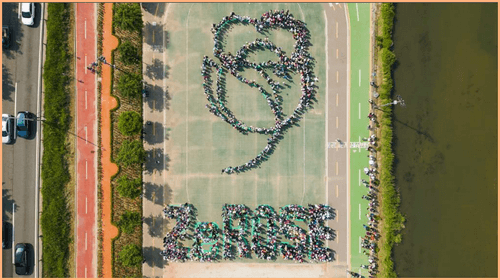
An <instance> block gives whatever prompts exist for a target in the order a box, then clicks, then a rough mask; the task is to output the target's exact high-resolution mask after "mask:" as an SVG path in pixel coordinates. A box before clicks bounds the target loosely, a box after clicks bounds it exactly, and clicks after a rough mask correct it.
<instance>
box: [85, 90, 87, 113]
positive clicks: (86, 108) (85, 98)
mask: <svg viewBox="0 0 500 280" xmlns="http://www.w3.org/2000/svg"><path fill="white" fill-rule="evenodd" d="M85 110H87V90H85Z"/></svg>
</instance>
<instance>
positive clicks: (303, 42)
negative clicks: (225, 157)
mask: <svg viewBox="0 0 500 280" xmlns="http://www.w3.org/2000/svg"><path fill="white" fill-rule="evenodd" d="M236 24H244V25H247V24H252V25H254V26H255V28H256V30H257V31H258V32H260V33H263V34H264V33H265V32H266V31H267V29H278V28H280V29H285V30H287V31H289V32H290V33H292V34H293V35H292V36H293V38H294V39H295V40H296V42H295V44H294V50H293V52H292V54H291V55H290V57H288V56H286V54H285V52H284V51H283V50H282V49H281V48H280V47H277V46H276V45H275V44H274V43H273V42H271V41H270V40H269V39H268V38H267V37H266V38H265V39H255V41H253V42H250V43H248V42H247V43H246V44H245V45H244V46H243V47H242V48H241V49H240V50H238V51H237V52H236V54H235V55H232V54H231V53H227V54H226V53H224V52H223V39H224V38H225V35H226V32H227V31H228V30H229V29H230V28H231V27H232V26H233V25H236ZM211 30H212V32H213V33H214V49H213V54H214V56H215V57H216V58H218V59H219V60H220V64H217V63H215V62H214V61H213V60H211V59H210V58H208V57H207V56H205V57H204V58H203V63H202V66H201V74H202V76H203V79H204V82H203V88H204V92H205V96H206V98H207V100H208V101H209V102H210V104H207V105H206V107H207V109H208V110H209V111H210V112H211V113H212V114H214V115H215V116H217V117H220V118H221V119H222V120H223V121H225V122H227V123H229V124H230V125H231V126H232V127H233V128H234V129H236V130H238V131H239V132H240V133H243V134H247V133H260V134H266V135H270V138H268V139H267V145H266V147H265V148H264V149H263V150H262V151H261V152H260V153H259V154H258V155H257V156H256V157H255V158H253V159H251V160H249V161H248V162H247V163H245V164H242V165H239V166H235V167H232V166H229V167H226V168H224V169H222V170H221V173H223V174H224V173H226V174H233V173H240V172H244V171H247V170H249V169H252V168H256V167H258V166H259V165H260V163H262V162H263V161H264V160H267V159H268V158H269V156H270V155H271V154H272V153H273V152H274V150H275V148H276V145H277V144H278V142H279V140H281V139H282V137H283V134H284V132H285V130H286V129H288V128H290V127H291V126H292V125H294V124H296V123H297V122H298V121H299V120H300V119H301V116H302V115H303V114H304V113H305V112H306V110H307V108H309V107H310V106H311V105H312V100H313V99H314V96H315V93H316V90H315V88H316V87H317V86H316V85H315V83H317V81H318V79H317V77H315V76H314V74H313V72H312V68H313V66H314V59H313V58H312V56H311V55H310V54H309V53H308V51H307V50H308V47H309V46H310V42H309V38H310V36H309V31H308V30H307V28H306V26H305V23H304V22H302V21H300V20H296V19H294V18H293V16H292V15H291V14H290V13H289V12H288V11H285V10H281V11H278V10H274V11H269V12H266V13H264V14H263V15H262V16H261V18H260V19H252V18H250V17H248V16H239V15H236V14H235V13H234V12H233V13H231V15H230V16H226V17H224V18H223V19H222V20H221V21H220V22H219V23H218V24H217V25H216V24H214V25H213V26H212V29H211ZM257 50H269V51H271V52H274V53H275V54H276V55H277V56H278V57H279V60H278V61H271V60H269V61H266V62H261V63H255V62H250V61H249V60H247V59H246V58H247V56H248V55H249V54H250V53H253V52H254V51H257ZM212 69H216V71H217V81H216V94H217V97H215V96H214V92H213V90H212V84H213V83H212V80H211V74H212ZM245 69H254V70H255V71H257V72H258V73H259V74H260V75H261V77H263V78H264V79H266V81H267V84H268V85H269V87H270V88H271V91H272V93H270V92H268V91H267V90H265V89H264V86H263V85H260V84H259V83H257V82H256V81H255V80H248V79H247V78H244V77H243V76H242V75H241V74H240V72H241V71H244V70H245ZM271 70H272V72H273V74H274V75H276V76H278V77H279V78H283V79H285V80H287V81H289V80H291V77H292V74H295V73H299V74H300V76H301V91H302V96H301V97H300V102H299V104H298V105H297V107H296V108H295V110H294V111H293V113H292V114H291V115H290V116H289V117H286V116H284V114H283V112H282V106H281V105H282V101H283V99H282V97H281V96H280V94H279V93H280V91H281V90H282V89H284V88H285V86H284V85H285V82H282V83H280V82H279V81H277V80H274V79H272V78H271V76H270V75H269V74H268V73H267V72H266V71H271ZM228 73H230V74H231V75H232V76H234V77H235V78H237V79H238V80H239V81H240V82H242V83H245V84H247V85H248V86H250V87H254V88H256V89H258V91H259V92H260V93H261V94H262V96H263V98H264V99H265V100H266V101H267V103H268V105H269V107H270V109H271V110H272V112H273V114H274V115H275V125H274V126H273V127H269V128H262V127H254V126H251V125H250V126H249V125H246V124H245V123H243V122H242V121H240V120H238V119H237V118H236V117H235V116H234V115H233V113H232V112H231V111H230V110H229V109H228V108H227V106H226V99H225V93H226V88H225V87H226V82H225V79H226V78H225V76H226V74H228Z"/></svg>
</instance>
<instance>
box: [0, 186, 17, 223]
mask: <svg viewBox="0 0 500 280" xmlns="http://www.w3.org/2000/svg"><path fill="white" fill-rule="evenodd" d="M3 184H5V183H3ZM10 192H11V191H10V190H9V189H2V205H3V206H2V208H3V214H2V220H4V221H5V220H8V217H7V213H11V214H12V210H14V211H17V210H18V209H19V205H17V204H16V205H15V208H13V207H14V203H15V200H14V199H13V198H12V194H10Z"/></svg>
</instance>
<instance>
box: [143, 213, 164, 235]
mask: <svg viewBox="0 0 500 280" xmlns="http://www.w3.org/2000/svg"><path fill="white" fill-rule="evenodd" d="M153 218H154V219H153ZM153 220H154V221H153ZM165 222H166V221H165V219H164V218H163V213H158V215H155V216H153V215H150V216H149V217H145V218H144V223H145V224H146V225H148V230H147V234H148V235H149V236H151V237H163V235H164V234H163V223H165Z"/></svg>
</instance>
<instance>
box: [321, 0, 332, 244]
mask: <svg viewBox="0 0 500 280" xmlns="http://www.w3.org/2000/svg"><path fill="white" fill-rule="evenodd" d="M330 5H331V3H330ZM323 15H324V16H325V54H326V58H325V60H326V72H325V73H326V75H325V76H326V94H325V95H326V96H325V146H326V148H325V193H326V202H325V204H328V95H329V92H328V73H329V71H330V64H328V17H327V16H326V10H323ZM327 244H328V243H327Z"/></svg>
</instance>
